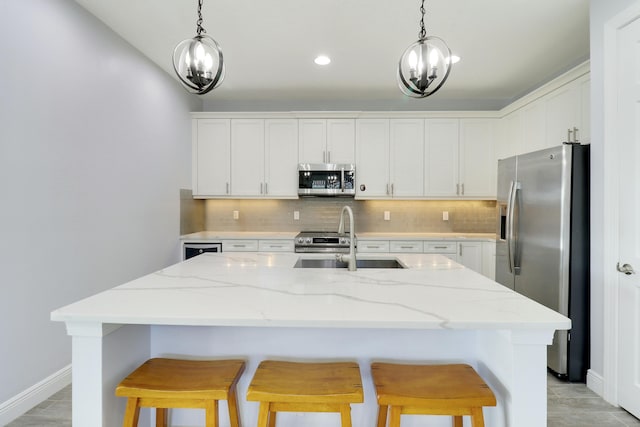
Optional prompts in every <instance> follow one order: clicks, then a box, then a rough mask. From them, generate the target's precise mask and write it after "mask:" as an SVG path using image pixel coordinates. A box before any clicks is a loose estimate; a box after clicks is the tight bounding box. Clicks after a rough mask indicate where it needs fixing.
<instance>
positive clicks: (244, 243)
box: [222, 240, 258, 252]
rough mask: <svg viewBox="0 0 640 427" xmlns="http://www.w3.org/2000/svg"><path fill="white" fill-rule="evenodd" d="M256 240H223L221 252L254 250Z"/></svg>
mask: <svg viewBox="0 0 640 427" xmlns="http://www.w3.org/2000/svg"><path fill="white" fill-rule="evenodd" d="M257 250H258V241H257V240H223V241H222V252H256V251H257Z"/></svg>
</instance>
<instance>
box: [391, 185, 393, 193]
mask: <svg viewBox="0 0 640 427" xmlns="http://www.w3.org/2000/svg"><path fill="white" fill-rule="evenodd" d="M391 195H392V196H393V184H391Z"/></svg>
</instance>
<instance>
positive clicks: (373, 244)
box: [357, 240, 389, 252]
mask: <svg viewBox="0 0 640 427" xmlns="http://www.w3.org/2000/svg"><path fill="white" fill-rule="evenodd" d="M357 244H358V252H389V241H388V240H358V243H357Z"/></svg>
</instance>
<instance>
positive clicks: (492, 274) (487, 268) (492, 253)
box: [482, 242, 496, 280]
mask: <svg viewBox="0 0 640 427" xmlns="http://www.w3.org/2000/svg"><path fill="white" fill-rule="evenodd" d="M482 274H483V275H484V276H487V277H488V278H489V279H491V280H496V242H482Z"/></svg>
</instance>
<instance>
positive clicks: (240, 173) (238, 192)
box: [231, 119, 264, 197]
mask: <svg viewBox="0 0 640 427" xmlns="http://www.w3.org/2000/svg"><path fill="white" fill-rule="evenodd" d="M263 193H264V120H263V119H233V120H231V194H232V195H233V196H238V197H256V196H258V197H259V196H262V195H263Z"/></svg>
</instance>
